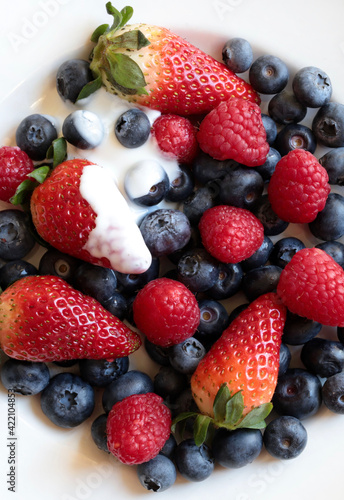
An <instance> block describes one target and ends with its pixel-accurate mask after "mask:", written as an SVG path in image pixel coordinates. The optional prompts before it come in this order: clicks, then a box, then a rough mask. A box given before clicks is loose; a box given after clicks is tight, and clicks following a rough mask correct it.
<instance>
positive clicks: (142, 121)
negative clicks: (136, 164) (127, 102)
mask: <svg viewBox="0 0 344 500" xmlns="http://www.w3.org/2000/svg"><path fill="white" fill-rule="evenodd" d="M150 129H151V124H150V121H149V119H148V116H147V115H146V113H144V112H143V111H141V110H140V109H137V108H132V109H129V110H128V111H125V112H124V113H123V114H122V115H121V116H120V117H119V118H118V120H117V122H116V124H115V134H116V137H117V139H118V141H119V142H120V143H121V144H122V146H124V147H125V148H130V149H132V148H138V147H140V146H142V145H143V144H144V143H145V142H146V141H147V140H148V137H149V134H150Z"/></svg>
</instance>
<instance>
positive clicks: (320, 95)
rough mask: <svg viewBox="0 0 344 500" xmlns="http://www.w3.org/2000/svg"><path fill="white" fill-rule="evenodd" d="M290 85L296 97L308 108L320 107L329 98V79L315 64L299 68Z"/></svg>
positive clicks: (330, 92)
mask: <svg viewBox="0 0 344 500" xmlns="http://www.w3.org/2000/svg"><path fill="white" fill-rule="evenodd" d="M292 87H293V91H294V93H295V96H296V98H297V99H298V100H299V101H300V102H301V103H302V104H304V105H305V106H307V107H308V108H320V106H323V105H324V104H326V103H327V102H328V101H329V100H330V99H331V95H332V84H331V80H330V78H329V76H328V75H327V74H326V73H325V72H324V71H323V70H322V69H320V68H317V67H315V66H306V67H305V68H301V69H300V70H299V71H298V72H297V73H296V74H295V76H294V78H293V82H292Z"/></svg>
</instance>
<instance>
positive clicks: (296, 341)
mask: <svg viewBox="0 0 344 500" xmlns="http://www.w3.org/2000/svg"><path fill="white" fill-rule="evenodd" d="M321 328H322V325H321V323H318V322H317V321H313V320H312V319H307V318H304V317H303V316H299V315H298V314H293V313H291V312H290V311H288V312H287V319H286V322H285V325H284V330H283V337H282V340H283V342H285V343H286V344H288V345H302V344H305V343H306V342H308V341H309V340H312V339H313V338H314V337H315V336H316V335H318V333H319V332H320V330H321Z"/></svg>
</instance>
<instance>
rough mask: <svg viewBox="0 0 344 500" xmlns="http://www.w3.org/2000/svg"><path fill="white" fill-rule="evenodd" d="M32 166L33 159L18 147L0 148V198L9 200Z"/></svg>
mask: <svg viewBox="0 0 344 500" xmlns="http://www.w3.org/2000/svg"><path fill="white" fill-rule="evenodd" d="M33 168H34V165H33V161H32V160H31V159H30V158H29V157H28V155H27V154H26V153H25V152H24V151H22V150H21V149H20V148H18V147H10V146H3V147H2V148H0V200H2V201H7V202H9V201H10V198H11V197H12V196H13V195H14V194H15V192H16V189H17V187H18V186H19V184H21V182H22V181H23V180H25V179H28V177H27V174H29V173H30V172H32V170H33Z"/></svg>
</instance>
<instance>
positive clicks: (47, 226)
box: [31, 159, 152, 274]
mask: <svg viewBox="0 0 344 500" xmlns="http://www.w3.org/2000/svg"><path fill="white" fill-rule="evenodd" d="M81 191H82V192H81ZM86 198H87V199H86ZM88 200H89V201H88ZM91 204H92V206H91ZM93 206H94V208H95V209H93ZM96 210H97V211H98V213H97V212H96ZM31 213H32V220H33V223H34V225H35V227H36V229H37V232H38V234H39V235H40V236H41V237H42V238H43V239H44V240H45V241H46V242H48V243H49V244H50V245H52V246H53V247H55V248H56V249H57V250H59V251H60V252H63V253H66V254H69V255H72V256H73V257H77V258H79V259H82V260H85V261H88V262H91V263H92V264H97V265H100V266H104V267H109V268H113V269H114V270H116V271H119V272H123V273H134V274H139V273H142V272H144V271H146V270H147V269H148V267H149V266H150V264H151V258H152V257H151V254H150V252H149V250H148V248H147V247H146V245H145V243H144V241H143V238H142V235H141V232H140V230H139V228H138V226H137V224H136V222H135V220H134V218H133V214H132V212H131V211H130V208H129V207H128V205H127V203H126V201H125V199H124V197H123V196H122V194H121V193H120V191H119V189H118V188H117V186H116V184H115V181H114V180H113V178H112V177H111V175H110V174H109V173H108V172H107V171H106V170H105V169H103V168H101V167H99V166H98V165H95V164H93V163H91V162H89V161H87V160H84V159H73V160H67V161H65V162H63V163H60V165H58V166H57V167H56V168H55V169H54V170H53V171H52V173H51V174H50V176H49V177H47V178H46V179H45V180H44V181H43V182H42V184H40V185H39V186H38V187H36V188H35V190H34V191H33V194H32V196H31Z"/></svg>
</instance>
